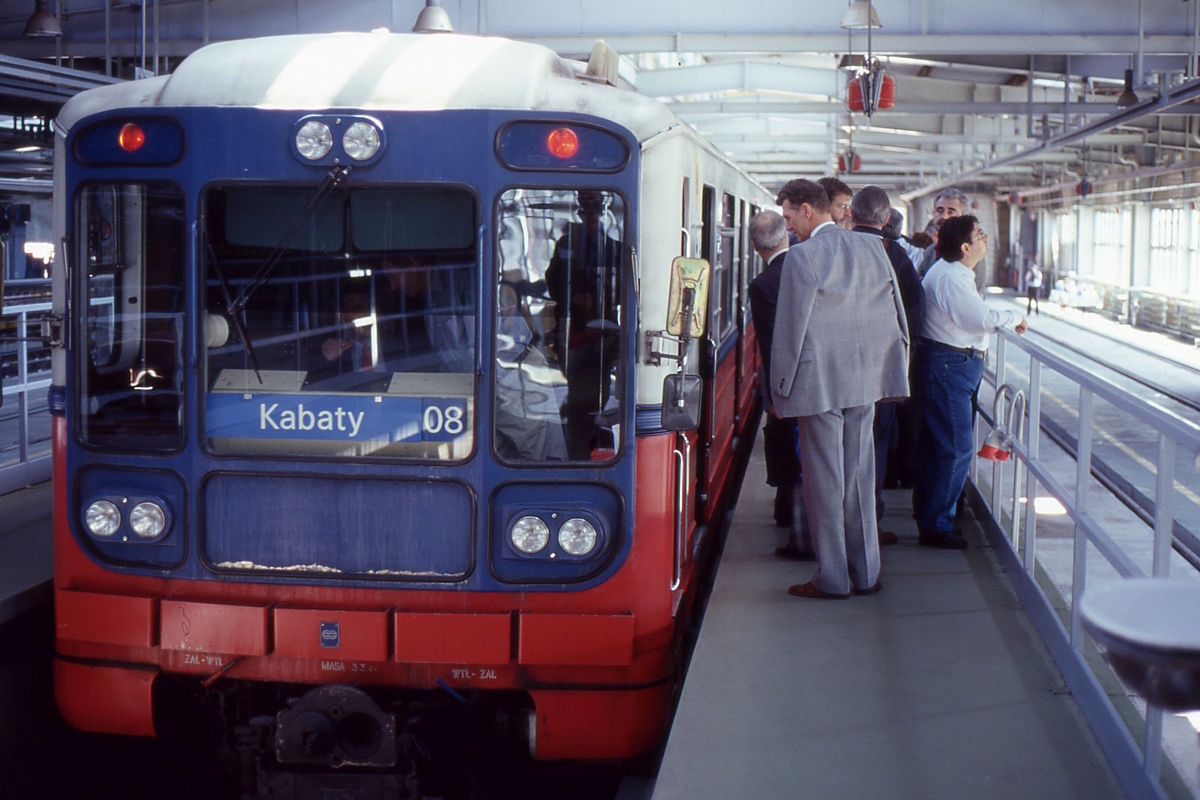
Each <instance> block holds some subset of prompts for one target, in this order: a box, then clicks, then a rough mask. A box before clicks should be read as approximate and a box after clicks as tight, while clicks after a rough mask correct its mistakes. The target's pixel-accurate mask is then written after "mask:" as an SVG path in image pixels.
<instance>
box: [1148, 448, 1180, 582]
mask: <svg viewBox="0 0 1200 800" xmlns="http://www.w3.org/2000/svg"><path fill="white" fill-rule="evenodd" d="M1174 498H1175V440H1174V439H1171V438H1170V437H1168V436H1167V435H1166V434H1163V433H1160V434H1159V435H1158V473H1157V476H1156V478H1155V482H1154V571H1153V575H1154V577H1156V578H1165V577H1167V575H1168V574H1170V571H1171V545H1172V543H1173V539H1174V537H1175V514H1174V512H1173V509H1172V506H1173V505H1174Z"/></svg>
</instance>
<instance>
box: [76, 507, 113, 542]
mask: <svg viewBox="0 0 1200 800" xmlns="http://www.w3.org/2000/svg"><path fill="white" fill-rule="evenodd" d="M84 523H85V524H86V525H87V529H88V530H89V531H91V532H92V536H96V537H98V538H101V539H107V538H108V537H109V536H112V535H113V534H114V533H116V532H117V528H119V527H121V512H120V510H118V509H117V507H116V506H115V505H113V504H112V503H110V502H108V501H107V500H97V501H96V502H94V503H92V504H91V505H90V506H88V507H87V512H86V513H85V514H84Z"/></svg>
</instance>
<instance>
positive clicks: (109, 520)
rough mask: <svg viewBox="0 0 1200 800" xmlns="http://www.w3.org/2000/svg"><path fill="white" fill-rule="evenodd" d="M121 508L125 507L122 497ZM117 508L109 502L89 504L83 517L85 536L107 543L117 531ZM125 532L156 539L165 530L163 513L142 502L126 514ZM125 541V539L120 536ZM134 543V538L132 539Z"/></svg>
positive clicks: (154, 505) (156, 506)
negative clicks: (127, 525) (128, 531)
mask: <svg viewBox="0 0 1200 800" xmlns="http://www.w3.org/2000/svg"><path fill="white" fill-rule="evenodd" d="M120 503H121V505H128V503H129V498H127V497H123V498H121V501H120ZM121 520H122V515H121V509H120V508H119V507H118V506H117V504H116V503H114V502H113V501H111V500H96V501H94V502H92V503H91V504H90V505H89V506H88V507H87V509H86V510H85V511H84V514H83V522H84V525H85V526H86V527H87V529H88V533H90V534H91V535H92V536H94V537H96V538H97V539H101V540H104V541H109V540H112V539H114V537H116V535H117V533H118V532H119V531H120V530H121ZM129 529H130V530H131V531H133V533H134V535H135V536H137V537H138V538H140V539H143V540H146V541H149V540H151V539H157V538H158V537H159V536H161V535H162V533H163V531H165V530H166V529H167V512H166V511H165V510H163V507H162V505H160V504H159V503H157V502H155V501H153V500H143V501H141V502H139V503H137V504H136V505H134V506H133V509H132V510H131V511H130V512H129ZM122 538H123V540H125V541H128V537H127V536H126V537H122ZM134 541H136V539H135V540H134Z"/></svg>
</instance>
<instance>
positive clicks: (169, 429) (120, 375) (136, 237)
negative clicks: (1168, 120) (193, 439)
mask: <svg viewBox="0 0 1200 800" xmlns="http://www.w3.org/2000/svg"><path fill="white" fill-rule="evenodd" d="M76 222H77V225H76V230H77V235H76V241H77V242H79V248H80V254H79V263H80V265H81V267H80V269H81V271H82V272H83V275H82V277H83V280H81V281H80V282H79V283H80V291H81V292H82V293H83V296H82V297H81V298H80V305H81V306H82V307H85V308H86V309H87V313H86V317H85V319H86V323H85V324H84V325H82V326H80V328H81V329H80V331H79V335H80V336H82V337H84V340H83V341H82V342H79V343H78V346H77V352H79V353H81V354H83V355H84V357H83V358H82V359H81V361H80V373H81V376H80V377H81V380H80V387H81V388H80V390H79V395H78V402H79V413H78V414H77V416H76V418H77V420H78V426H79V427H78V429H77V430H78V435H79V438H80V440H81V441H83V442H84V443H85V444H87V445H90V446H93V447H107V448H112V449H118V450H134V451H142V452H171V451H174V450H178V449H179V448H180V447H181V446H182V444H183V413H182V412H183V403H182V397H183V374H184V359H183V341H184V336H183V333H184V321H183V319H184V318H183V308H184V306H183V288H182V287H183V285H184V280H183V265H184V263H185V262H186V253H187V244H186V243H187V235H186V234H187V228H186V225H185V223H184V201H183V193H182V192H181V191H180V189H179V188H178V187H177V186H174V185H171V184H146V185H137V184H98V185H89V186H85V187H84V188H83V189H81V190H80V192H79V195H78V198H77V205H76Z"/></svg>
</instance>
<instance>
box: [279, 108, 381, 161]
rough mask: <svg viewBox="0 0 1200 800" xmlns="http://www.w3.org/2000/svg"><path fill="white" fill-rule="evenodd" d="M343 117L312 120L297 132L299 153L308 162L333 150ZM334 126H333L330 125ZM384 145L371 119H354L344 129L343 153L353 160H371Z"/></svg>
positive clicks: (297, 149)
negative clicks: (367, 120) (369, 120)
mask: <svg viewBox="0 0 1200 800" xmlns="http://www.w3.org/2000/svg"><path fill="white" fill-rule="evenodd" d="M339 123H341V119H334V118H330V119H328V120H321V119H310V120H308V121H307V122H305V123H304V124H303V125H301V126H300V128H299V129H298V130H297V131H296V152H298V153H299V154H300V155H301V156H302V157H303V158H306V159H308V160H309V161H320V160H321V159H323V158H325V156H327V155H329V152H330V151H331V150H332V149H333V142H334V133H333V128H334V127H338V126H339ZM331 126H333V127H331ZM382 144H383V135H382V132H381V130H380V129H379V128H378V127H377V126H376V125H375V124H373V123H372V122H366V121H362V120H360V121H357V122H351V123H350V124H349V125H348V126H347V127H346V129H345V130H344V131H343V132H342V152H344V153H345V154H346V155H347V156H348V157H349V158H350V159H352V160H354V161H370V160H371V159H372V158H374V157H375V154H376V153H378V152H379V148H380V146H381V145H382Z"/></svg>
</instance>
